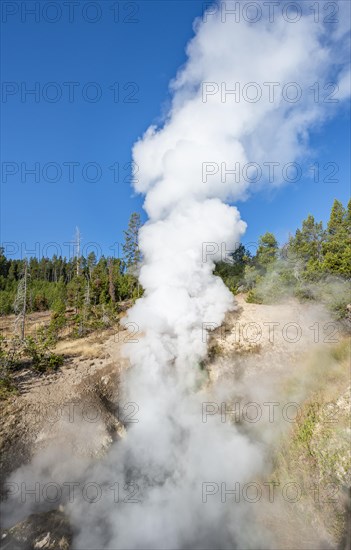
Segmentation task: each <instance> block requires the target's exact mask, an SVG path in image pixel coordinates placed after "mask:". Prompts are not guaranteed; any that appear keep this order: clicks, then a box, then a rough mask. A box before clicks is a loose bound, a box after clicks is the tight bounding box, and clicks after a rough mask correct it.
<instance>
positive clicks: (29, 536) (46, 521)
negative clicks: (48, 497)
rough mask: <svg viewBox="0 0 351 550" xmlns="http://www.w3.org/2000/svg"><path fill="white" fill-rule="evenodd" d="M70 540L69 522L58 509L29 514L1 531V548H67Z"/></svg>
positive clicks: (60, 549)
mask: <svg viewBox="0 0 351 550" xmlns="http://www.w3.org/2000/svg"><path fill="white" fill-rule="evenodd" d="M71 542H72V529H71V526H70V523H69V521H68V519H67V517H66V516H65V514H64V513H63V512H62V511H60V510H51V511H50V512H42V513H38V514H31V515H30V516H28V518H26V519H25V520H23V521H21V522H19V523H16V525H14V526H13V527H11V528H10V529H6V530H2V531H1V548H2V549H3V550H69V549H70V547H71Z"/></svg>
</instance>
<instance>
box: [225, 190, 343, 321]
mask: <svg viewBox="0 0 351 550" xmlns="http://www.w3.org/2000/svg"><path fill="white" fill-rule="evenodd" d="M350 236H351V200H350V201H349V203H348V205H347V207H346V208H345V207H344V206H343V204H342V203H341V202H340V201H338V200H335V201H334V203H333V206H332V208H331V212H330V217H329V220H328V223H327V226H326V227H323V223H322V222H317V221H316V220H315V218H314V217H313V216H312V215H308V216H307V218H306V219H305V220H303V222H302V226H301V228H298V229H297V230H296V232H295V235H290V237H289V239H288V242H287V243H285V244H284V245H283V246H281V247H279V244H278V241H277V239H276V237H275V235H274V234H273V233H270V232H267V233H265V234H264V235H262V236H261V237H260V239H259V244H258V248H257V251H256V254H255V255H251V254H250V252H249V250H247V249H246V248H245V247H244V246H243V245H240V246H239V247H238V248H237V249H236V250H235V252H234V253H233V254H231V257H230V259H229V261H227V262H218V263H217V265H216V270H215V273H216V274H217V275H219V276H221V277H222V279H223V280H224V282H225V283H226V284H227V286H228V287H229V288H230V289H231V290H232V291H233V292H234V293H236V292H238V291H239V292H240V291H246V292H247V298H246V299H247V301H249V302H250V301H251V302H257V303H272V302H274V301H276V300H278V299H280V298H283V297H284V296H287V293H288V295H291V296H295V297H297V298H299V299H319V300H321V301H323V300H326V299H327V300H329V301H330V302H331V303H330V304H328V305H331V306H332V308H334V309H335V310H336V311H339V313H340V315H341V314H342V311H345V304H346V305H347V304H349V303H350V301H351V299H350V279H351V242H350Z"/></svg>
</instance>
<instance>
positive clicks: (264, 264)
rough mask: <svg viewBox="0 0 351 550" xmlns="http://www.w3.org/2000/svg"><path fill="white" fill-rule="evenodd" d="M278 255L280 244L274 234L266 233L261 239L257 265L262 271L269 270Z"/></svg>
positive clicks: (256, 260) (256, 259)
mask: <svg viewBox="0 0 351 550" xmlns="http://www.w3.org/2000/svg"><path fill="white" fill-rule="evenodd" d="M277 255H278V242H277V240H276V238H275V236H274V235H273V233H268V232H267V233H265V234H264V235H262V236H261V237H260V240H259V245H258V248H257V253H256V257H255V264H256V266H257V267H258V268H259V269H261V270H267V268H268V267H269V265H270V264H272V263H273V262H274V261H275V260H276V259H277Z"/></svg>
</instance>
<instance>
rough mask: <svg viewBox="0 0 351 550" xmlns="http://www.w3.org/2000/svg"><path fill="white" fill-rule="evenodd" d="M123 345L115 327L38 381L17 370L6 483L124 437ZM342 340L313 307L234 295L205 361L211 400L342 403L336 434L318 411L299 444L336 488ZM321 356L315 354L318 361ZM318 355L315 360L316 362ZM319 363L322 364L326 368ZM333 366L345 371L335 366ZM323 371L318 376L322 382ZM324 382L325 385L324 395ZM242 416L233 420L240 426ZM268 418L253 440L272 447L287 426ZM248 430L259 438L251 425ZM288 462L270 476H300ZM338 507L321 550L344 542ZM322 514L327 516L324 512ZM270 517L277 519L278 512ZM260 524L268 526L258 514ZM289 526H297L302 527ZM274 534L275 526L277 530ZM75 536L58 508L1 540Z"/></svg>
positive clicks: (48, 544)
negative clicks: (35, 461) (54, 448)
mask: <svg viewBox="0 0 351 550" xmlns="http://www.w3.org/2000/svg"><path fill="white" fill-rule="evenodd" d="M123 340H125V333H119V334H118V333H117V332H115V331H113V330H112V329H109V330H107V331H104V332H103V333H101V334H99V335H96V334H95V335H94V334H93V335H91V336H89V337H86V338H82V339H78V340H69V339H67V340H63V341H61V342H60V343H59V345H58V347H57V350H56V351H57V352H58V353H62V354H63V355H64V357H65V362H64V366H63V367H62V368H61V369H60V370H59V371H58V372H56V373H54V374H50V375H48V374H45V375H39V374H35V373H33V372H32V371H30V370H29V369H28V370H24V371H21V372H20V373H18V374H17V384H18V387H19V390H20V391H19V394H18V395H16V396H13V397H11V398H10V399H9V400H8V401H7V402H6V403H5V406H4V407H3V423H2V427H1V432H0V456H1V468H2V472H3V476H2V480H3V481H4V480H6V478H7V476H8V475H9V474H10V473H11V472H12V471H13V470H15V469H16V468H18V467H19V466H21V465H22V464H25V463H27V462H29V461H30V460H31V458H32V457H33V456H34V455H35V454H36V453H37V452H38V451H39V450H43V449H45V448H48V447H50V445H51V444H52V443H53V442H54V443H55V444H59V445H62V446H64V447H65V448H68V447H70V448H71V449H72V452H73V453H74V454H77V455H79V456H94V457H96V458H98V457H99V456H101V455H103V453H105V451H106V450H107V448H108V447H109V446H110V445H111V444H112V442H113V441H114V440H116V439H118V438H119V437H121V436H123V433H124V426H123V419H121V416H120V414H119V413H120V408H119V407H120V406H121V403H120V396H119V379H120V374H121V372H122V370H123V369H126V368H128V364H127V362H126V360H125V359H123V356H122V353H121V347H122V345H123ZM344 341H345V334H344V327H342V326H341V325H338V324H335V323H333V322H331V321H330V318H329V316H328V314H327V313H326V312H325V311H324V310H323V309H322V308H321V307H319V306H316V305H301V304H298V303H297V302H291V301H290V302H286V303H285V304H281V305H272V306H268V305H257V304H248V303H246V301H245V297H244V296H238V297H237V308H236V310H235V311H233V312H232V313H230V314H228V316H227V318H226V321H225V323H224V324H223V326H222V327H221V328H219V329H217V330H216V331H214V333H213V334H212V336H211V338H210V341H209V358H208V360H207V362H206V368H207V370H208V373H209V388H210V391H213V400H214V401H216V402H223V401H224V402H226V401H229V402H233V400H236V401H240V402H241V403H244V404H245V403H248V402H252V401H254V402H255V403H258V404H260V403H263V402H267V401H277V395H279V400H280V407H283V405H284V399H285V400H286V399H287V396H289V399H290V401H292V400H295V401H298V402H299V403H301V407H304V406H305V405H304V403H305V402H306V400H308V399H309V398H311V396H312V395H313V392H314V391H315V390H316V391H318V392H319V394H318V395H319V398H320V399H325V400H328V399H329V400H330V401H331V400H334V401H335V402H336V400H337V399H339V401H338V402H337V406H338V407H339V413H340V411H341V413H340V414H341V418H342V422H341V423H340V422H339V424H338V431H337V430H336V431H335V430H334V431H333V432H332V433H331V434H329V435H328V434H326V433H325V430H324V429H323V427H322V428H321V425H322V426H324V424H323V422H322V418H323V417H322V416H321V415H323V414H325V408H323V409H322V412H321V413H320V415H319V416H318V415H317V417H315V418H314V424H313V425H312V427H310V430H311V434H310V440H309V441H308V442H307V443H305V447H306V445H308V444H311V445H312V446H314V450H313V448H312V447H311V449H312V451H313V452H314V457H313V460H312V462H311V464H310V462H309V461H310V458H311V457H310V456H309V455H308V453H307V455H308V456H307V455H306V456H307V458H306V457H303V460H304V461H305V466H306V467H305V471H304V472H303V475H307V476H308V475H309V470H308V468H310V467H311V468H314V470H313V471H315V470H316V471H317V470H318V471H319V469H320V468H322V469H323V467H324V470H325V468H327V470H328V468H329V470H330V469H331V470H333V472H332V473H333V474H334V472H336V471H339V472H342V473H341V474H340V475H341V479H339V482H340V484H341V485H342V486H343V487H344V486H346V484H347V479H346V475H344V472H345V466H346V464H347V461H348V460H349V455H348V454H347V448H346V450H345V446H343V445H344V443H343V442H344V440H346V439H345V434H346V436H347V433H346V432H347V418H348V401H347V395H348V394H347V391H348V388H347V383H346V382H347V376H345V372H347V360H346V363H345V359H344V355H343V356H342V359H341V360H340V361H339V360H335V361H334V359H333V358H331V359H330V361H332V363H331V362H330V361H329V359H328V360H327V359H326V357H329V355H328V354H330V351H328V350H330V349H334V348H335V347H338V346H340V342H341V343H343V342H344ZM317 350H318V352H317ZM318 353H320V354H321V355H320V356H318ZM342 353H344V352H342ZM317 356H318V357H319V359H316V357H317ZM330 357H332V356H331V355H330ZM311 358H312V359H311ZM321 358H322V359H321ZM333 361H334V362H333ZM323 362H325V363H326V366H323V365H324V363H323ZM316 363H317V367H316ZM331 364H332V365H333V366H332V369H331V368H330V365H331ZM339 364H341V365H342V366H341V367H340V368H339V366H340V365H339ZM335 365H337V368H336V367H335ZM345 365H346V366H345ZM316 369H317V370H316ZM323 369H324V370H323ZM326 369H327V370H326ZM333 369H334V370H333ZM338 369H339V370H338ZM326 372H328V373H330V372H332V376H331V377H330V376H329V378H328V376H325V377H324V375H325V373H326ZM320 375H322V378H321V379H319V378H318V377H319V376H320ZM323 377H324V380H327V381H328V388H329V390H328V392H327V393H325V387H324V384H323ZM228 379H230V380H231V381H233V380H235V388H236V390H235V392H234V394H233V390H232V389H231V390H230V392H229V390H228V388H229V387H230V388H232V387H233V384H232V383H231V384H230V386H229V385H228V384H227V383H226V381H227V380H228ZM317 379H318V380H319V382H318V383H316V380H317ZM252 381H253V382H254V383H252ZM211 389H213V390H211ZM277 392H278V394H277ZM284 392H285V393H284ZM323 392H324V394H323ZM321 396H322V397H321ZM323 396H324V397H323ZM303 414H305V410H304V409H303ZM340 414H339V416H340ZM303 419H304V417H303ZM241 420H242V419H240V418H239V422H240V421H241ZM267 422H268V421H267ZM267 422H266V423H263V424H260V425H258V427H257V437H261V438H262V439H263V440H264V442H265V443H266V444H272V441H274V442H275V443H274V444H276V441H277V440H278V438H280V437H282V434H283V433H284V430H286V422H285V423H280V424H279V425H278V429H277V430H276V431H274V430H273V431H272V430H271V429H270V430H269V431H268V430H266V429H265V427H267V425H268V424H267ZM345 422H346V427H345ZM298 428H300V425H299V426H298ZM289 429H290V426H289ZM304 429H305V428H304ZM295 431H296V430H295ZM252 433H253V434H254V435H255V430H254V429H253V432H252ZM272 434H273V435H272ZM303 434H305V431H303ZM319 434H320V435H319ZM340 434H341V435H340ZM300 435H301V434H300V432H299V431H297V432H296V433H295V432H293V433H292V435H290V436H289V438H290V439H289V440H291V441H295V439H296V441H298V442H300V440H299V437H300ZM340 438H341V439H340ZM320 441H323V443H320ZM330 441H331V442H332V443H333V445H332V446H333V448H337V449H338V453H339V454H338V455H337V457H336V458H335V457H334V458H333V461H332V464H329V463H328V459H327V458H326V455H328V456H329V455H330V453H329V454H328V452H327V450H328V448H329V447H330ZM340 441H341V443H340ZM328 442H329V443H328ZM300 443H301V442H300ZM305 447H302V450H301V448H300V447H299V446H298V444H297V443H296V448H295V447H294V449H293V450H291V449H289V451H288V452H287V456H288V457H290V456H291V457H293V459H294V460H295V461H296V460H297V461H298V460H299V458H298V457H300V458H301V457H302V455H303V452H304V449H305ZM316 447H317V450H316V449H315V448H316ZM320 450H321V456H323V464H322V461H321V464H319V462H318V460H317V459H316V458H315V457H316V456H318V453H319V451H320ZM323 453H324V454H323ZM333 456H334V455H333ZM284 460H285V462H284V461H283V462H284V468H283V466H282V465H281V464H280V463H279V464H278V463H277V465H276V470H275V475H276V476H278V477H279V476H280V477H281V478H282V477H284V476H283V473H282V471H283V469H284V475H285V476H286V475H288V474H289V475H290V478H291V476H294V475H296V467H295V470H294V467H293V466H292V465H291V463H290V462H291V461H290V458H289V459H287V458H286V456H285V459H284ZM316 460H317V461H316ZM289 461H290V462H289ZM313 461H314V462H313ZM312 463H313V464H312ZM325 464H327V466H325ZM323 465H324V466H323ZM307 466H308V467H307ZM329 470H328V471H327V473H325V471H324V473H323V475H324V476H326V477H325V479H326V480H327V481H329V478H330V475H329V474H330V471H329ZM287 472H288V474H287ZM328 476H329V477H328ZM333 479H334V478H333ZM304 505H306V502H305V504H304ZM306 506H307V505H306ZM344 509H345V506H344V505H343V508H342V510H341V511H340V510H339V512H338V522H339V523H338V528H337V529H338V530H337V533H336V534H335V532H334V533H333V532H330V531H332V529H331V530H330V529H329V530H328V526H327V527H325V525H324V524H325V520H324V519H323V514H320V515H319V516H318V514H317V513H316V516H318V519H317V520H316V525H318V526H319V527H318V528H319V529H321V530H324V531H325V533H324V531H323V533H324V535H323V540H325V541H326V548H340V549H341V548H342V549H343V550H344V549H346V548H347V544H349V542H347V541H348V539H347V537H346V538H345V534H344V531H345V528H344V527H345V526H344V520H343V517H344V516H343V513H344V512H343V510H344ZM327 512H328V514H330V512H329V508H328V511H327ZM276 517H277V518H279V513H277V516H276ZM263 521H271V520H267V518H266V519H265V518H263ZM279 521H280V520H279ZM335 521H336V520H335ZM334 523H335V522H334ZM292 524H294V522H292ZM295 527H296V528H297V529H300V528H301V525H300V524H299V522H297V523H296V526H295ZM272 528H273V529H276V530H278V529H279V527H278V526H277V525H275V526H273V527H272ZM280 528H281V527H280ZM309 535H310V532H308V536H309ZM307 538H308V537H307ZM283 539H284V537H283ZM283 539H282V540H283ZM71 540H72V532H71V530H70V527H69V523H68V520H67V518H66V517H65V515H64V513H63V511H62V510H51V511H49V512H45V513H44V512H43V513H42V514H32V515H31V516H29V517H28V518H26V519H25V520H24V521H22V522H20V523H17V524H16V525H15V526H13V527H12V528H10V529H7V530H6V531H3V532H2V539H1V543H2V545H3V547H4V548H6V550H10V549H11V550H12V549H14V550H25V549H34V548H43V549H48V550H50V549H62V550H68V549H69V548H70V544H71ZM291 540H294V539H293V535H291V537H289V536H286V539H285V542H284V544H283V545H282V548H291ZM317 540H320V539H318V537H317V539H313V537H312V538H311V537H310V538H309V541H310V544H312V546H310V545H308V544H307V543H306V546H304V548H316V546H315V547H313V544H315V543H316V541H317ZM340 541H341V542H340ZM316 544H317V543H316ZM338 544H339V547H338V546H337V545H338ZM289 545H290V546H289ZM318 548H321V547H320V546H319V547H318Z"/></svg>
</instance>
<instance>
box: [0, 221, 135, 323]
mask: <svg viewBox="0 0 351 550" xmlns="http://www.w3.org/2000/svg"><path fill="white" fill-rule="evenodd" d="M139 228H140V216H139V214H137V213H133V214H132V215H131V217H130V220H129V225H128V229H127V230H126V231H124V238H125V240H124V244H123V258H114V257H104V256H102V257H101V258H100V259H97V258H96V255H95V253H94V252H91V253H90V254H89V255H88V256H87V257H84V256H81V255H78V254H77V255H76V256H75V257H72V258H69V259H67V258H65V257H61V256H55V255H54V256H53V257H52V258H45V257H43V258H40V259H38V258H36V257H31V258H29V259H9V258H6V256H5V255H4V249H3V248H2V249H1V248H0V314H1V315H6V314H10V313H16V297H17V294H18V289H19V286H20V284H21V281H23V279H24V278H25V279H26V286H27V291H26V296H25V300H26V304H25V306H26V310H27V312H33V311H45V310H54V311H55V310H57V309H60V308H61V307H62V304H64V305H65V307H67V308H72V309H74V310H75V311H76V312H78V311H79V310H81V309H82V308H83V306H84V305H85V306H89V307H93V306H106V307H107V306H109V307H113V306H114V305H115V304H117V303H119V302H122V301H124V300H129V299H133V298H135V297H137V296H138V293H139V294H140V292H141V290H140V288H139V286H138V281H137V274H138V266H139V263H140V252H139V247H138V231H139Z"/></svg>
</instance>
